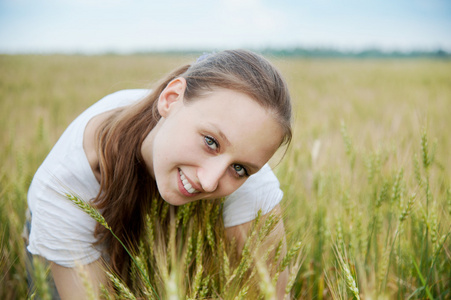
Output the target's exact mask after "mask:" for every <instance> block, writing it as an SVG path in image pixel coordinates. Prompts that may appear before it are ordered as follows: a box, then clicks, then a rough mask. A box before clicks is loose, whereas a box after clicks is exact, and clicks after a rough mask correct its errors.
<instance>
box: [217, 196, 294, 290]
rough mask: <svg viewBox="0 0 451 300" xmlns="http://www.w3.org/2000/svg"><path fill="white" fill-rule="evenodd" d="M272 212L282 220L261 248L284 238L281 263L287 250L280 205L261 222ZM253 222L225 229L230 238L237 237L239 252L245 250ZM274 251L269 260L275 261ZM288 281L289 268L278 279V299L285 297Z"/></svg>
mask: <svg viewBox="0 0 451 300" xmlns="http://www.w3.org/2000/svg"><path fill="white" fill-rule="evenodd" d="M270 214H275V215H276V217H277V218H279V219H280V221H279V222H278V223H277V224H276V226H275V227H274V229H273V231H271V232H270V233H269V234H268V236H267V237H266V238H265V240H264V241H263V244H262V246H261V247H260V249H262V251H265V250H266V249H268V248H269V247H270V246H271V245H277V244H278V243H279V242H280V239H281V238H283V245H282V253H281V255H280V258H279V261H278V262H277V263H280V261H281V259H282V258H283V257H284V256H285V254H286V252H287V249H286V248H287V246H286V240H285V229H284V225H283V220H282V212H281V209H280V205H276V206H275V207H274V208H273V210H272V211H270V212H269V213H268V214H266V215H264V216H263V219H262V222H261V224H264V221H265V218H267V217H268V216H269V215H270ZM253 222H254V221H250V222H246V223H244V224H241V225H237V226H232V227H228V228H226V229H225V231H226V236H227V238H228V239H229V240H233V239H235V241H236V245H237V250H238V253H241V251H242V250H243V247H244V244H245V243H246V238H247V236H248V232H249V230H250V229H251V228H252V224H253ZM274 252H275V251H273V253H272V255H271V256H270V257H269V258H268V262H272V261H273V256H274ZM262 254H263V253H262ZM287 281H288V269H285V270H284V271H283V272H281V273H280V275H279V279H278V281H277V286H276V295H277V299H283V297H284V295H285V287H286V286H287Z"/></svg>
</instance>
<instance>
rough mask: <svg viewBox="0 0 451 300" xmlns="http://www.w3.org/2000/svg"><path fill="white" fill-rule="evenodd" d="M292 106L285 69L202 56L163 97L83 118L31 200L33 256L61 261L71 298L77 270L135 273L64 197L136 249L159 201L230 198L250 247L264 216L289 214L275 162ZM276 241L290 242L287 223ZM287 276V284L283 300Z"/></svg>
mask: <svg viewBox="0 0 451 300" xmlns="http://www.w3.org/2000/svg"><path fill="white" fill-rule="evenodd" d="M290 122H291V104H290V97H289V93H288V90H287V86H286V84H285V82H284V80H283V79H282V77H281V76H280V74H279V72H278V71H277V70H276V69H275V68H274V67H273V66H272V65H271V64H270V63H269V62H268V61H267V60H265V59H264V58H262V57H261V56H259V55H256V54H254V53H251V52H248V51H244V50H234V51H224V52H220V53H217V54H212V55H209V56H208V57H206V58H205V57H203V58H202V59H201V60H199V61H197V62H196V63H194V64H192V65H188V66H183V67H181V68H179V69H178V70H176V71H174V72H173V73H172V74H171V75H169V76H168V77H167V78H166V79H164V80H163V81H162V82H161V84H159V85H158V86H157V88H156V89H154V90H153V91H148V90H126V91H120V92H117V93H115V94H112V95H109V96H107V97H105V98H103V99H102V100H100V101H99V102H97V103H96V104H94V105H93V106H92V107H90V108H89V109H88V110H86V111H85V112H84V113H83V114H82V115H80V116H79V117H78V118H77V119H76V120H75V121H74V122H73V123H72V124H71V125H70V126H69V127H68V129H67V130H66V131H65V132H64V133H63V135H62V137H61V138H60V140H59V141H58V142H57V144H56V145H55V146H54V148H53V149H52V151H51V152H50V153H49V155H48V157H47V158H46V159H45V161H44V162H43V164H42V165H41V167H40V168H39V169H38V171H37V173H36V175H35V177H34V179H33V181H32V184H31V186H30V190H29V194H28V203H29V209H30V212H31V215H32V217H31V232H30V236H29V246H28V250H29V251H30V252H31V253H32V254H35V255H39V256H42V257H44V258H45V259H47V260H48V261H50V262H51V269H52V273H53V275H54V278H55V283H56V286H57V288H58V292H59V294H60V296H61V297H62V298H70V297H76V298H78V297H80V296H83V293H84V291H83V288H79V287H80V286H82V285H81V284H80V278H78V276H77V275H76V271H74V269H73V268H74V266H75V265H76V264H84V265H87V268H88V270H89V274H90V278H91V280H92V281H93V282H94V283H98V282H105V280H106V279H105V274H104V273H103V272H102V263H100V261H101V259H102V258H103V259H105V261H107V262H108V264H109V265H110V266H111V267H112V268H113V270H114V271H116V272H117V273H118V274H122V275H123V277H127V274H128V267H129V259H130V258H129V256H128V255H127V254H126V253H125V250H124V248H123V247H122V245H121V244H120V243H119V242H118V241H117V240H116V239H115V238H114V237H113V236H112V235H111V233H110V232H109V231H108V230H106V229H105V228H104V227H103V226H101V225H99V224H96V223H95V221H94V220H92V219H90V217H89V216H88V215H84V214H83V212H81V211H80V210H78V209H77V208H76V207H74V206H73V205H72V203H71V202H70V201H69V200H68V199H66V198H65V196H64V195H65V192H67V191H70V192H71V193H75V194H77V195H79V196H80V197H81V198H82V199H84V200H86V201H90V202H91V203H92V204H94V205H95V206H96V207H97V208H98V209H99V210H100V211H101V212H102V215H103V216H104V218H105V220H106V221H107V223H108V224H109V226H110V227H111V228H112V230H113V232H115V234H116V235H117V236H118V237H119V238H120V239H121V240H123V241H128V242H127V245H128V246H130V247H132V248H136V245H138V244H139V239H140V237H141V234H142V232H143V228H144V224H145V222H144V220H145V217H146V214H147V213H148V212H149V208H150V205H151V202H152V199H155V198H157V199H161V201H166V202H167V203H169V204H171V205H176V206H179V205H183V204H186V203H189V202H192V201H196V200H200V199H219V198H222V197H226V200H225V203H224V210H223V218H224V225H225V227H226V233H227V235H228V236H230V237H234V238H236V239H237V241H238V248H240V247H242V244H243V243H244V238H245V232H246V230H247V229H248V228H249V226H250V224H251V223H252V220H253V219H254V218H255V216H256V214H257V212H258V210H260V209H261V210H262V211H263V213H269V212H270V211H275V212H278V213H280V209H279V207H278V203H279V202H280V200H281V198H282V195H283V193H282V191H280V189H279V183H278V181H277V178H276V177H275V176H274V174H273V173H272V171H271V169H270V168H269V167H268V166H267V164H266V163H267V162H268V160H269V159H270V158H271V157H272V155H273V154H274V153H275V152H276V150H277V149H278V148H279V147H280V146H281V145H283V144H286V143H289V141H290V140H291V127H290ZM276 228H277V229H276V231H275V233H274V234H275V235H277V236H278V237H279V238H280V235H281V234H282V235H283V224H280V225H279V226H277V227H276ZM283 278H284V277H283V275H282V276H281V280H279V282H280V284H279V289H278V290H280V294H281V295H283V285H284V282H283V281H284V279H283Z"/></svg>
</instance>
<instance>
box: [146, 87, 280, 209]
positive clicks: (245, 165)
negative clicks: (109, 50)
mask: <svg viewBox="0 0 451 300" xmlns="http://www.w3.org/2000/svg"><path fill="white" fill-rule="evenodd" d="M185 85H186V83H185V81H184V79H183V78H181V79H176V80H175V81H173V82H171V83H170V84H169V85H168V86H167V88H166V89H165V90H164V91H163V92H162V94H161V95H160V98H159V103H158V109H159V112H160V114H161V116H162V118H161V120H160V121H159V123H158V124H157V126H156V127H155V128H154V129H153V130H152V131H151V132H150V134H149V135H148V136H147V137H146V139H145V140H144V142H143V145H142V148H141V151H142V155H143V158H144V162H145V163H146V166H147V168H148V169H149V172H150V173H151V175H152V177H153V178H154V179H155V180H156V183H157V186H158V190H159V192H160V194H161V196H162V197H163V199H164V200H166V201H167V202H168V203H170V204H172V205H182V204H186V203H189V202H192V201H195V200H200V199H214V198H221V197H224V196H227V195H229V194H231V193H232V192H234V191H235V190H236V189H238V188H239V187H240V186H241V185H242V184H243V183H244V182H245V181H246V179H247V178H248V176H249V175H252V174H254V173H256V172H257V171H258V170H259V169H260V168H261V167H262V166H263V165H264V164H265V163H266V162H267V161H268V160H269V159H270V158H271V156H272V155H273V154H274V152H275V151H276V150H277V148H278V146H279V145H280V142H281V140H282V138H283V131H282V127H281V126H280V125H279V123H278V122H277V121H276V119H275V118H274V116H273V115H271V113H270V112H269V111H267V110H266V109H264V108H263V107H261V106H260V105H259V104H258V103H257V102H256V101H254V100H253V99H252V98H250V97H249V96H247V95H245V94H242V93H239V92H236V91H232V90H227V89H214V90H213V91H211V92H209V93H207V94H206V95H204V96H202V97H201V98H200V99H195V100H194V101H190V102H184V101H183V93H184V88H185Z"/></svg>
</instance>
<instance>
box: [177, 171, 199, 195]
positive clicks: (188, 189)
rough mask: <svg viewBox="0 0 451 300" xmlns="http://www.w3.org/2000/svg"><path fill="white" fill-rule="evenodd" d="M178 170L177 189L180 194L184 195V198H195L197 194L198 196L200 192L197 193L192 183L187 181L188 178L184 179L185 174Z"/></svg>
mask: <svg viewBox="0 0 451 300" xmlns="http://www.w3.org/2000/svg"><path fill="white" fill-rule="evenodd" d="M178 170H179V175H180V176H178V187H179V190H180V192H181V193H182V194H183V195H185V196H186V197H193V196H196V195H197V194H200V191H198V190H197V189H195V188H194V187H193V185H194V183H192V181H190V180H188V178H186V176H185V174H183V172H182V170H180V169H178Z"/></svg>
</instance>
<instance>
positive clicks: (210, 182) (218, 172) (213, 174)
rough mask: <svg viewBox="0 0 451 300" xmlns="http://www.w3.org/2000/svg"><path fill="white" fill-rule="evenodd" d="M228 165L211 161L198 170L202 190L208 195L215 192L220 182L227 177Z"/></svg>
mask: <svg viewBox="0 0 451 300" xmlns="http://www.w3.org/2000/svg"><path fill="white" fill-rule="evenodd" d="M228 166H229V165H228V163H227V164H226V163H224V162H220V161H211V162H209V163H206V164H204V166H202V167H201V168H199V169H198V174H197V176H198V178H199V182H200V185H201V186H202V189H203V190H204V191H205V192H207V193H212V192H214V191H215V190H216V189H217V188H218V185H219V181H220V180H221V178H222V177H223V176H224V175H225V173H226V171H227V168H228Z"/></svg>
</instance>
